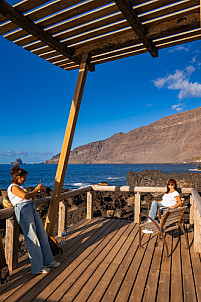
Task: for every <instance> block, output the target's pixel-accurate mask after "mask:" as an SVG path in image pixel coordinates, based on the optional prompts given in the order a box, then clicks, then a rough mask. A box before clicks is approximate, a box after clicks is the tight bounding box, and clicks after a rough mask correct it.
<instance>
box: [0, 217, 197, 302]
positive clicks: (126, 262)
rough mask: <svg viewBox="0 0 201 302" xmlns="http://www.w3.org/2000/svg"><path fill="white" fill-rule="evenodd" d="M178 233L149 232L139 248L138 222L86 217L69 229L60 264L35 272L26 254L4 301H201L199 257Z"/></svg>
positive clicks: (1, 294) (3, 290)
mask: <svg viewBox="0 0 201 302" xmlns="http://www.w3.org/2000/svg"><path fill="white" fill-rule="evenodd" d="M187 229H188V240H189V245H190V251H189V250H187V249H186V245H185V240H184V236H183V235H180V234H179V232H177V231H176V232H174V233H173V234H170V235H169V234H168V235H167V243H168V247H169V250H171V251H172V252H171V255H170V257H169V258H166V257H165V255H164V246H163V242H160V243H159V244H158V246H155V242H156V236H150V235H148V234H145V235H144V236H143V237H142V244H143V247H142V248H139V247H138V226H137V225H136V224H134V223H133V222H132V221H130V220H123V219H103V218H94V219H93V220H91V221H87V220H82V221H81V222H80V223H79V224H77V225H75V226H74V227H73V228H71V229H69V231H68V239H67V242H66V245H65V248H64V254H63V256H62V258H61V259H60V261H61V266H60V267H58V268H55V269H52V270H51V272H50V273H49V274H47V275H38V276H34V277H33V276H32V275H31V272H30V264H29V261H28V260H27V258H26V257H24V258H21V261H20V264H19V268H18V269H16V270H15V271H14V272H13V274H12V280H11V281H10V282H9V283H7V284H5V285H3V286H1V287H0V301H9V302H11V301H24V302H25V301H26V302H28V301H38V302H39V301H40V302H42V301H52V302H56V301H76V302H77V301H82V302H83V301H92V302H94V301H105V302H110V301H120V302H124V301H145V302H147V301H165V302H167V301H175V302H180V301H191V302H194V301H201V278H200V274H201V263H200V255H199V254H198V253H194V252H193V230H192V228H191V227H190V226H187Z"/></svg>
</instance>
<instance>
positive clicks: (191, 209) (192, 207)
mask: <svg viewBox="0 0 201 302" xmlns="http://www.w3.org/2000/svg"><path fill="white" fill-rule="evenodd" d="M194 207H195V205H194V200H193V196H192V195H190V218H189V220H190V224H194Z"/></svg>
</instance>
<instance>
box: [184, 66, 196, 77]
mask: <svg viewBox="0 0 201 302" xmlns="http://www.w3.org/2000/svg"><path fill="white" fill-rule="evenodd" d="M185 70H186V71H187V75H188V76H191V75H192V73H193V72H194V71H196V68H195V67H193V66H192V65H189V66H187V67H186V68H185Z"/></svg>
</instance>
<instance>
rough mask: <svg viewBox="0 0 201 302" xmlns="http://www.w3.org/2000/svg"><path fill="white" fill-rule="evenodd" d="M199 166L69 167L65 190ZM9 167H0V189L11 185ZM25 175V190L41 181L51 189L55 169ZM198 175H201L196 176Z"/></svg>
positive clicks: (31, 170)
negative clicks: (130, 173) (145, 172)
mask: <svg viewBox="0 0 201 302" xmlns="http://www.w3.org/2000/svg"><path fill="white" fill-rule="evenodd" d="M197 166H198V164H179V165H176V164H127V165H116V164H115V165H68V168H67V173H66V177H65V180H64V186H63V187H64V188H67V189H70V190H73V189H78V188H81V187H84V186H88V185H92V184H97V183H99V182H107V183H109V185H116V186H125V185H126V184H127V181H126V175H127V173H128V171H133V172H134V171H135V172H141V171H142V170H144V169H148V170H161V171H162V172H163V173H170V172H178V173H182V172H189V173H192V172H196V168H197ZM11 167H12V166H11V165H6V164H0V189H6V188H7V187H8V186H9V185H10V183H11V176H10V169H11ZM21 167H22V168H23V169H25V170H26V171H27V172H28V177H27V181H26V183H25V184H24V186H25V187H34V186H37V185H38V184H39V183H40V180H42V182H43V185H44V186H48V187H50V188H51V189H52V188H53V185H54V179H55V175H56V170H57V165H28V164H27V165H21ZM198 173H201V172H198Z"/></svg>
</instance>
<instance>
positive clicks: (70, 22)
mask: <svg viewBox="0 0 201 302" xmlns="http://www.w3.org/2000/svg"><path fill="white" fill-rule="evenodd" d="M200 6H201V2H200V0H180V1H178V0H149V1H148V0H115V1H112V0H101V1H98V0H84V1H83V0H82V1H80V0H54V1H53V0H52V1H50V0H48V1H47V0H23V1H21V2H20V3H18V4H16V5H13V6H11V5H9V4H8V3H7V2H6V1H4V0H1V1H0V35H4V37H5V38H6V39H7V40H9V41H12V42H14V43H15V44H17V45H19V46H22V47H23V48H24V49H26V50H28V51H31V52H32V53H34V54H36V55H38V56H39V57H41V58H43V59H45V60H46V61H48V62H50V63H52V64H54V65H56V66H59V67H61V68H63V69H66V70H73V69H78V68H79V74H78V79H77V85H76V88H75V93H74V97H73V101H72V106H71V110H70V115H69V119H68V124H67V128H66V133H65V136H64V141H63V146H62V150H61V156H60V160H59V164H58V168H57V173H56V177H55V183H54V188H53V192H52V196H51V201H50V206H49V211H48V215H47V220H46V225H45V227H46V230H47V232H48V234H52V232H53V228H54V224H55V221H56V216H57V211H58V203H59V200H60V195H61V191H62V187H63V182H64V178H65V174H66V169H67V164H68V160H69V156H70V150H71V146H72V141H73V136H74V131H75V127H76V122H77V117H78V113H79V108H80V103H81V99H82V94H83V90H84V86H85V81H86V77H87V72H88V70H89V71H94V70H95V65H97V64H101V63H105V62H109V61H113V60H117V59H121V58H126V57H129V56H134V55H138V54H142V53H146V52H149V53H150V54H151V56H152V57H153V58H155V57H157V56H158V50H160V49H163V48H167V47H171V46H175V45H179V44H183V43H187V42H191V41H196V40H199V39H201V27H200V19H201V18H200V11H201V10H200Z"/></svg>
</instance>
